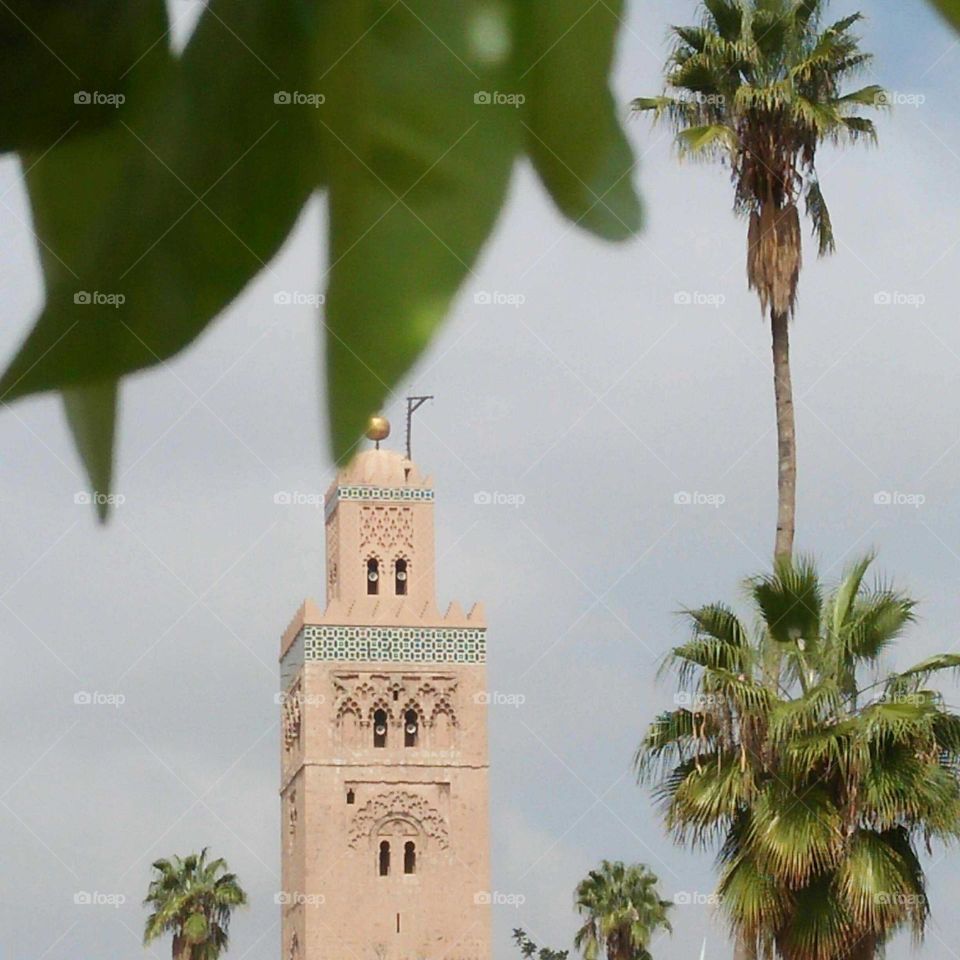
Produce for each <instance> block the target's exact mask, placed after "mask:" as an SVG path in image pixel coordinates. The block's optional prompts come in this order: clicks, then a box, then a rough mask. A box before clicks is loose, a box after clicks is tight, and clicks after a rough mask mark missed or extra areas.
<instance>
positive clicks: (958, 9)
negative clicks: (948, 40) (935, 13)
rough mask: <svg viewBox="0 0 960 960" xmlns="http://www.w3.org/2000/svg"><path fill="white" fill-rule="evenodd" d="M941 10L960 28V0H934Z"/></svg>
mask: <svg viewBox="0 0 960 960" xmlns="http://www.w3.org/2000/svg"><path fill="white" fill-rule="evenodd" d="M932 2H933V3H934V5H935V6H936V7H937V8H938V9H939V10H940V12H941V13H942V14H943V15H944V16H945V17H946V18H947V19H948V20H949V21H950V22H951V23H952V24H953V25H954V27H956V29H957V30H960V0H932Z"/></svg>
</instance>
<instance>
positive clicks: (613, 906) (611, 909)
mask: <svg viewBox="0 0 960 960" xmlns="http://www.w3.org/2000/svg"><path fill="white" fill-rule="evenodd" d="M670 906H671V904H670V903H669V902H667V901H666V900H661V899H660V896H659V894H658V893H657V878H656V876H654V874H652V873H651V872H650V871H649V870H648V869H647V867H645V866H644V865H643V864H642V863H640V864H634V865H631V866H629V867H628V866H625V865H624V864H623V863H622V862H621V861H619V860H618V861H616V862H615V863H610V862H609V861H607V860H604V861H603V862H602V863H601V864H600V866H599V868H598V869H596V870H591V871H590V873H588V874H587V876H586V877H585V878H584V879H583V880H581V881H580V884H579V885H578V886H577V890H576V908H577V912H578V913H579V914H580V915H581V916H583V917H585V918H586V919H585V920H584V924H583V926H582V927H581V928H580V929H579V930H578V931H577V935H576V937H575V938H574V941H573V944H574V946H575V947H576V948H577V949H578V950H581V951H582V952H583V956H584V958H585V960H598V958H599V957H600V955H601V953H602V952H605V953H606V955H607V960H651V958H650V953H649V951H648V950H647V947H648V946H649V944H650V941H651V940H652V939H653V937H654V935H655V934H656V932H657V931H658V930H659V929H661V928H662V929H664V930H670V922H669V921H668V920H667V910H668V909H669V908H670Z"/></svg>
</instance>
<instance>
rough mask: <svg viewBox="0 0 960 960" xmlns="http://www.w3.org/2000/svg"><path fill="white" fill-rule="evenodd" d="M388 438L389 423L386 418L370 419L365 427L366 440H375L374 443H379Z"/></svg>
mask: <svg viewBox="0 0 960 960" xmlns="http://www.w3.org/2000/svg"><path fill="white" fill-rule="evenodd" d="M389 436H390V421H389V420H388V419H387V418H386V417H381V416H376V417H371V418H370V423H369V424H368V425H367V439H368V440H376V442H377V443H379V442H380V441H381V440H386V439H387V437H389Z"/></svg>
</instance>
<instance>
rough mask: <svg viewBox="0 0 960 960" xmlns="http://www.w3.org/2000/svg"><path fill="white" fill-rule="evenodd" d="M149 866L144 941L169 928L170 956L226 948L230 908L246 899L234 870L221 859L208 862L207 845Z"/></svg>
mask: <svg viewBox="0 0 960 960" xmlns="http://www.w3.org/2000/svg"><path fill="white" fill-rule="evenodd" d="M153 870H154V871H155V876H154V878H153V879H152V880H151V881H150V887H149V889H148V890H147V896H146V899H145V900H144V901H143V903H144V906H147V907H151V908H152V910H153V912H152V913H151V914H150V916H149V917H147V923H146V927H145V928H144V933H143V942H144V946H146V945H147V944H149V943H152V942H153V941H154V940H156V939H157V938H158V937H162V936H164V935H165V934H167V933H171V934H173V960H217V958H218V957H219V956H220V954H221V953H223V952H225V951H226V949H227V945H228V942H229V937H228V930H229V926H230V916H231V914H232V913H233V910H234V908H235V907H239V906H242V905H243V904H245V903H246V902H247V895H246V893H244V891H243V889H242V888H241V886H240V884H239V882H238V881H237V877H236V875H235V874H233V873H230V872H229V870H228V868H227V863H226V861H225V860H222V859H218V860H212V861H209V862H208V861H207V848H206V847H204V848H203V850H201V851H200V853H199V854H196V853H191V854H190V855H189V856H187V857H183V858H182V859H181V858H180V857H174V858H173V859H172V860H157V861H155V862H154V864H153Z"/></svg>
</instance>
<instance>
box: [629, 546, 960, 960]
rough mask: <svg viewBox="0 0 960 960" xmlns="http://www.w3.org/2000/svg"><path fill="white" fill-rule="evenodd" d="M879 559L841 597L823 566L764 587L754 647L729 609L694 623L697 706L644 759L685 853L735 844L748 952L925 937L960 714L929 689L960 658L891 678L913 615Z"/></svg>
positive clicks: (804, 568) (853, 950)
mask: <svg viewBox="0 0 960 960" xmlns="http://www.w3.org/2000/svg"><path fill="white" fill-rule="evenodd" d="M871 560H872V558H871V557H869V556H868V557H865V558H863V559H862V560H860V561H859V562H858V563H856V564H854V565H853V566H852V567H851V568H850V569H849V570H848V571H847V572H846V573H845V574H844V576H843V577H842V578H841V580H840V582H839V583H838V584H837V585H836V587H835V589H833V591H832V592H830V593H828V591H827V589H826V588H825V586H824V584H823V583H822V582H821V580H820V578H819V576H818V575H817V572H816V569H815V567H814V566H813V564H811V563H809V562H801V563H799V564H796V565H794V564H792V563H783V564H781V565H779V566H778V567H777V568H776V570H775V572H774V573H773V574H772V575H768V576H764V577H758V578H756V579H754V580H753V581H751V582H750V585H749V589H750V595H751V597H752V600H753V604H754V607H755V612H756V618H757V629H756V630H755V631H754V632H751V631H750V630H748V627H747V626H746V625H745V624H744V623H743V622H742V621H741V620H740V619H739V618H738V617H737V616H736V615H735V613H734V612H733V611H732V610H731V609H730V608H729V607H727V606H725V605H724V604H713V605H710V606H706V607H702V608H700V609H698V610H692V611H688V613H687V616H688V617H689V619H690V622H691V624H692V627H693V635H692V637H691V639H690V640H689V642H687V643H685V644H683V645H681V646H679V647H676V648H674V650H673V651H672V653H671V654H670V656H669V658H668V661H667V666H669V667H673V668H676V669H677V671H678V678H679V682H680V687H681V693H680V695H678V701H679V702H680V703H681V704H682V706H680V707H679V708H678V709H675V710H673V711H670V712H668V713H664V714H662V715H661V716H660V717H658V718H657V719H656V720H655V721H654V722H653V723H652V724H651V725H650V727H649V729H648V731H647V734H646V736H645V738H644V740H643V742H642V743H641V745H640V748H639V750H638V752H637V764H638V770H639V772H640V774H641V776H642V777H643V778H645V779H648V780H650V781H652V782H653V783H654V784H655V785H656V795H657V798H658V800H659V801H660V802H661V803H662V805H663V809H664V813H665V819H666V824H667V827H668V828H669V829H670V830H671V831H672V832H673V834H674V836H675V838H676V840H677V841H678V842H680V843H686V842H689V843H691V844H694V845H697V846H698V847H699V846H700V845H705V844H711V843H716V844H718V845H719V866H720V884H719V889H718V893H719V895H720V900H721V902H722V904H723V909H724V910H725V912H726V913H727V916H728V919H729V921H730V923H731V926H732V928H733V931H734V933H735V934H736V936H737V940H738V945H739V950H740V953H741V955H747V956H765V957H770V956H772V955H773V953H774V951H776V954H777V955H778V956H779V957H782V958H784V960H836V958H845V960H868V958H873V957H875V956H877V955H878V954H880V953H882V950H883V947H884V945H885V944H886V943H887V942H888V941H889V940H890V938H891V937H892V936H893V935H894V934H896V933H897V932H898V931H899V930H901V929H903V928H909V929H911V930H912V932H913V934H914V936H915V937H916V938H917V939H919V938H920V937H922V935H923V931H924V927H925V924H926V921H927V917H928V913H929V910H928V905H927V898H926V884H925V877H924V872H923V868H922V866H921V863H920V859H919V848H920V846H921V845H929V843H930V841H931V840H933V839H940V840H943V841H951V840H954V839H956V838H958V837H960V780H958V769H960V716H958V715H957V714H956V713H953V712H952V711H951V710H950V709H949V707H948V706H947V704H946V702H945V700H944V698H943V696H942V694H941V693H940V692H938V691H936V690H933V689H930V688H929V681H930V679H931V678H932V677H933V676H934V675H935V674H938V673H940V672H941V671H957V670H960V655H956V654H942V655H939V656H934V657H931V658H930V659H928V660H925V661H924V662H922V663H920V664H917V665H916V666H914V667H912V668H910V669H909V670H904V671H900V672H895V673H888V674H886V675H885V676H884V675H883V674H881V673H880V671H879V669H878V668H879V663H880V658H881V656H882V655H883V653H884V652H885V651H886V650H888V649H889V648H890V646H891V645H892V644H893V643H894V642H895V641H896V640H897V639H898V638H899V637H900V636H901V634H902V632H903V631H904V629H905V628H906V627H907V626H908V625H909V624H911V623H912V622H913V619H914V606H915V605H914V601H913V600H911V599H910V598H909V597H908V596H906V595H904V594H903V593H900V592H899V591H897V590H894V589H893V588H892V587H890V586H889V585H887V584H884V583H878V584H877V585H875V586H873V587H868V586H867V585H866V583H865V576H866V573H867V570H868V568H869V566H870V563H871ZM771 661H773V662H776V663H777V664H778V669H776V670H775V671H771V670H770V669H769V664H770V663H771Z"/></svg>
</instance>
